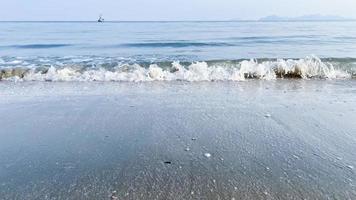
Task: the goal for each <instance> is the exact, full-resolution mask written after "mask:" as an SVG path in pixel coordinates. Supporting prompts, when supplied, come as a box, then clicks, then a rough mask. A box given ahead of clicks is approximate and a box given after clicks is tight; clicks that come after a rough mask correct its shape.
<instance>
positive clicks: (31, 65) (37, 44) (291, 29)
mask: <svg viewBox="0 0 356 200" xmlns="http://www.w3.org/2000/svg"><path fill="white" fill-rule="evenodd" d="M354 58H356V22H350V21H349V22H248V21H245V22H237V21H236V22H235V21H231V22H105V23H94V22H1V23H0V68H1V69H3V70H4V69H14V68H21V69H25V70H22V72H21V73H20V75H18V74H17V73H13V72H11V73H9V72H3V74H6V73H7V75H2V77H3V79H5V78H9V77H15V76H19V77H20V78H22V77H24V76H25V75H24V72H23V71H26V73H27V74H28V71H29V70H33V69H37V71H38V69H43V68H46V70H45V71H48V69H49V68H50V67H53V68H54V70H58V69H63V68H68V67H69V69H70V70H72V71H73V70H74V71H75V72H78V71H79V72H80V74H82V72H83V71H87V70H88V69H90V70H93V69H96V70H97V69H106V70H108V69H111V71H115V70H116V71H117V69H118V68H120V69H122V68H123V66H126V65H134V64H136V65H139V66H140V67H142V68H143V69H147V68H149V67H150V66H151V65H152V64H155V65H157V66H156V67H158V68H161V69H163V74H162V73H161V71H158V72H157V73H158V75H157V73H156V72H154V73H155V74H156V75H157V76H158V77H160V79H164V80H167V79H170V80H171V79H181V78H182V77H180V78H172V77H170V78H168V77H167V76H168V75H167V73H166V74H164V73H165V72H170V75H169V76H174V75H172V73H171V72H172V66H173V71H174V72H176V70H177V67H175V68H174V63H175V62H176V63H177V62H178V63H179V64H180V65H181V67H183V68H185V69H188V71H190V72H192V71H191V70H189V67H191V65H192V64H194V63H195V62H203V63H204V64H206V67H207V68H208V70H210V72H208V73H209V74H211V71H213V68H211V67H212V66H213V67H215V68H214V69H216V67H222V68H224V69H226V65H228V66H229V67H233V68H236V69H238V70H240V69H241V64H242V63H241V62H242V61H244V60H246V61H249V62H250V63H249V68H251V69H249V70H247V71H244V72H241V73H244V74H245V75H246V74H248V75H247V76H251V77H265V75H263V73H264V72H261V70H260V69H256V66H258V65H259V64H262V65H263V66H264V68H265V69H264V70H265V71H276V68H278V67H280V65H287V66H288V69H287V70H284V71H287V73H289V74H295V73H297V74H298V73H299V75H300V74H302V76H307V77H309V76H310V77H313V76H314V75H315V74H317V75H318V76H322V77H328V75H325V73H324V74H320V73H319V72H318V73H314V74H313V73H312V72H307V73H304V72H300V71H303V70H302V69H300V68H301V67H300V65H301V63H302V64H303V63H304V64H305V63H306V64H307V65H308V61H310V62H312V63H314V64H315V63H316V64H315V65H317V67H315V66H310V67H309V68H310V69H309V68H308V69H307V70H309V71H310V70H311V71H313V70H314V71H315V70H319V71H325V70H324V69H327V70H329V71H330V70H334V69H335V68H336V69H340V71H342V72H345V74H348V75H349V76H350V77H353V76H354V74H355V72H354V71H355V66H354V65H355V62H356V60H355V59H354ZM250 59H257V60H254V61H253V62H252V61H250ZM261 59H262V60H261ZM276 59H284V60H283V62H282V64H281V62H279V61H275V60H276ZM287 59H293V61H295V62H293V63H292V64H291V63H288V62H287V61H288V60H287ZM266 60H267V61H271V60H274V61H275V62H274V63H272V66H271V64H270V63H266ZM329 61H330V63H331V64H330V63H326V62H329ZM296 62H297V63H296ZM200 64H201V63H200ZM324 64H325V65H326V66H321V65H324ZM252 65H256V66H252ZM276 65H278V66H276ZM295 65H297V67H295ZM331 65H332V67H330V66H331ZM73 66H76V67H74V68H73ZM203 67H204V66H203ZM131 68H132V66H131ZM167 68H169V70H168V71H167ZM178 68H179V67H178ZM283 68H284V67H283ZM291 68H293V69H291ZM295 68H298V69H295ZM78 69H80V70H78ZM114 69H115V70H114ZM135 69H136V68H135ZM203 70H204V69H203ZM288 70H292V71H288ZM293 70H294V71H293ZM41 71H42V72H43V70H41ZM178 71H179V70H178ZM304 71H305V70H304ZM32 72H33V71H32ZM34 73H35V72H33V73H32V74H34ZM120 73H121V71H120ZM142 73H144V74H148V73H150V71H145V72H142ZM226 73H230V75H229V76H228V77H226V76H224V77H225V78H221V79H223V80H225V79H229V80H230V79H233V78H232V75H231V73H232V72H231V71H228V72H226ZM256 73H257V75H256ZM261 73H262V74H261ZM303 73H304V74H303ZM333 73H334V71H333ZM335 73H337V75H335ZM335 73H334V74H333V75H332V77H340V76H342V77H344V76H345V74H343V75H340V73H339V72H335ZM9 74H10V75H9ZM121 75H122V73H121ZM151 75H152V74H151ZM245 75H244V76H245ZM277 75H278V73H277ZM299 75H298V76H299ZM198 76H200V75H198ZM0 77H1V76H0ZM4 77H5V78H4ZM27 77H29V76H27ZM31 77H33V76H31ZM76 77H77V78H78V76H76ZM47 78H48V77H47ZM148 78H151V79H152V78H153V79H157V77H150V75H148ZM205 78H207V79H208V80H211V79H212V78H211V77H210V76H209V77H205ZM205 78H201V79H205ZM0 79H1V78H0ZM182 79H184V78H182ZM63 80H64V79H63ZM70 80H73V79H70ZM91 80H93V78H92V79H91ZM95 80H96V79H95ZM99 80H100V78H99ZM109 80H126V79H123V78H119V79H115V78H113V79H109ZM198 80H200V79H199V78H198ZM218 80H220V79H219V78H218Z"/></svg>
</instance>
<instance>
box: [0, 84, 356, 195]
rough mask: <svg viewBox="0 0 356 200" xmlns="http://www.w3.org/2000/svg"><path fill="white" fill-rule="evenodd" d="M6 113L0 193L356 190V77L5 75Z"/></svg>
mask: <svg viewBox="0 0 356 200" xmlns="http://www.w3.org/2000/svg"><path fill="white" fill-rule="evenodd" d="M0 113H1V115H0V197H1V199H26V200H29V199H110V198H112V199H115V197H118V199H355V198H356V171H355V170H356V81H355V80H340V81H327V80H316V81H313V80H277V81H258V80H253V81H246V82H236V83H233V82H231V83H229V82H215V83H214V82H209V83H204V82H203V83H202V82H200V83H185V82H171V83H163V82H153V83H68V82H67V83H41V82H33V83H28V82H27V83H9V82H0ZM209 155H210V156H209ZM113 191H116V193H115V194H112V192H113ZM110 196H112V197H110Z"/></svg>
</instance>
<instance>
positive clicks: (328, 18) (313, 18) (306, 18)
mask: <svg viewBox="0 0 356 200" xmlns="http://www.w3.org/2000/svg"><path fill="white" fill-rule="evenodd" d="M353 20H355V19H351V18H345V17H340V16H336V15H304V16H299V17H282V16H277V15H270V16H267V17H263V18H261V19H259V20H258V21H353Z"/></svg>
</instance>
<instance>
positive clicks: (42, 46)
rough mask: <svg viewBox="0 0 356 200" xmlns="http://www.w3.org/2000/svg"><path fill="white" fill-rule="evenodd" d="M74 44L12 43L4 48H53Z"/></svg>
mask: <svg viewBox="0 0 356 200" xmlns="http://www.w3.org/2000/svg"><path fill="white" fill-rule="evenodd" d="M68 46H72V45H70V44H24V45H11V46H5V47H3V48H16V49H51V48H60V47H68Z"/></svg>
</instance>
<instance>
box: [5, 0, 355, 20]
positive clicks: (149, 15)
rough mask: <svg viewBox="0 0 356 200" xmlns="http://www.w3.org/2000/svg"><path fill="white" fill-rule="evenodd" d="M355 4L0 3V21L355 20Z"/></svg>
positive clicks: (255, 0) (260, 0) (317, 0)
mask: <svg viewBox="0 0 356 200" xmlns="http://www.w3.org/2000/svg"><path fill="white" fill-rule="evenodd" d="M355 8H356V0H0V9H1V11H0V21H37V20H40V21H82V20H83V21H88V20H89V21H91V20H96V19H97V18H98V16H99V14H103V15H104V18H106V20H123V21H162V20H163V21H166V20H167V21H172V20H173V21H179V20H232V19H234V20H255V19H259V18H261V17H264V16H268V15H280V16H286V17H295V16H301V15H309V14H322V15H339V16H344V17H349V18H356V12H355Z"/></svg>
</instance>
